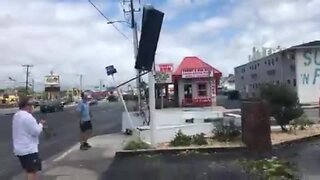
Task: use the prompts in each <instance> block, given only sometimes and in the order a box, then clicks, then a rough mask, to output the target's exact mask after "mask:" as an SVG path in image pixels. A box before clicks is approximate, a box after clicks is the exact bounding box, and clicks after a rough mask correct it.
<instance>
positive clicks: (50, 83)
mask: <svg viewBox="0 0 320 180" xmlns="http://www.w3.org/2000/svg"><path fill="white" fill-rule="evenodd" d="M44 84H45V86H46V87H59V86H60V79H59V75H48V76H45V82H44Z"/></svg>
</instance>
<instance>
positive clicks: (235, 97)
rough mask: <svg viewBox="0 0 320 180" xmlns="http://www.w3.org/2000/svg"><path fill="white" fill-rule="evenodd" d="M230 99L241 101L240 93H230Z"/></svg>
mask: <svg viewBox="0 0 320 180" xmlns="http://www.w3.org/2000/svg"><path fill="white" fill-rule="evenodd" d="M228 99H230V100H238V99H240V93H239V91H236V90H234V91H230V92H229V93H228Z"/></svg>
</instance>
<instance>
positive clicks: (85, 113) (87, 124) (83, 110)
mask: <svg viewBox="0 0 320 180" xmlns="http://www.w3.org/2000/svg"><path fill="white" fill-rule="evenodd" d="M81 98H82V100H81V101H80V102H79V104H78V106H77V109H76V110H77V112H78V114H79V118H80V130H81V137H80V139H81V142H80V143H81V144H80V150H88V149H90V148H91V146H90V145H89V143H88V142H87V141H88V139H89V138H90V137H91V135H92V123H91V117H92V116H91V112H90V106H89V102H88V96H87V95H86V94H85V93H81Z"/></svg>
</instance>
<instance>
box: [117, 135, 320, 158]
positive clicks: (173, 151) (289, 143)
mask: <svg viewBox="0 0 320 180" xmlns="http://www.w3.org/2000/svg"><path fill="white" fill-rule="evenodd" d="M319 138H320V134H316V135H313V136H309V137H304V138H300V139H294V140H290V141H286V142H281V143H278V144H273V145H272V150H271V151H270V152H272V151H273V150H277V149H281V148H287V147H288V146H292V145H295V144H299V143H304V142H309V141H313V140H316V139H319ZM182 151H198V152H202V153H230V152H250V151H249V150H248V148H247V147H246V146H241V147H178V148H169V149H139V150H121V151H117V152H116V154H115V158H116V157H119V158H123V157H132V156H136V155H142V154H143V155H154V154H177V153H179V152H182Z"/></svg>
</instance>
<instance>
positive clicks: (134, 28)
mask: <svg viewBox="0 0 320 180" xmlns="http://www.w3.org/2000/svg"><path fill="white" fill-rule="evenodd" d="M126 3H130V6H129V7H130V10H129V11H126V10H125V9H123V11H124V12H125V13H130V16H131V23H130V24H131V29H132V34H133V52H134V59H135V60H137V56H138V45H139V43H138V30H137V23H136V21H135V18H134V13H135V12H139V11H140V9H138V10H136V9H135V8H134V5H133V0H130V1H128V0H123V4H126ZM140 73H141V72H140V70H138V69H137V70H136V74H137V77H138V78H137V81H136V86H137V94H138V111H139V112H140V109H141V93H140V81H141V78H140Z"/></svg>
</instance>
